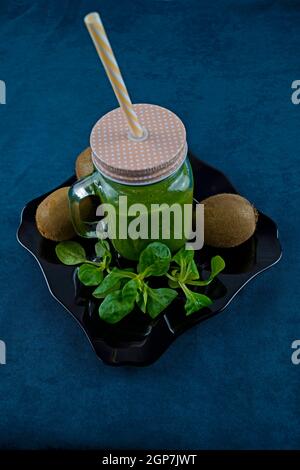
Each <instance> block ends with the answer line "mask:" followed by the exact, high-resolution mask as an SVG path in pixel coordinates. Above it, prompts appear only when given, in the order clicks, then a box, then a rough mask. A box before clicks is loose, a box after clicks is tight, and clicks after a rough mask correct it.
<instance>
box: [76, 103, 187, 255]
mask: <svg viewBox="0 0 300 470" xmlns="http://www.w3.org/2000/svg"><path fill="white" fill-rule="evenodd" d="M134 109H135V111H136V113H137V115H138V118H139V121H140V122H141V123H142V125H143V128H144V136H143V137H142V138H140V139H134V138H132V137H131V136H130V135H129V134H128V131H127V125H126V119H125V118H124V115H123V113H122V110H121V109H120V108H118V109H116V110H113V111H111V112H110V113H108V114H106V115H105V116H104V117H103V118H101V119H100V120H99V121H98V122H97V123H96V125H95V126H94V128H93V130H92V133H91V139H90V145H91V151H92V158H93V163H94V166H95V171H94V173H93V174H92V175H91V176H88V177H87V178H85V179H83V180H80V181H78V182H77V183H75V184H74V185H73V186H72V187H71V188H70V192H69V200H70V209H71V215H72V221H73V225H74V227H75V230H76V231H77V233H78V234H79V235H80V236H83V237H88V238H91V237H92V238H97V237H98V238H106V236H109V238H111V242H112V244H113V246H114V248H115V249H116V250H117V252H118V253H119V254H120V255H121V256H123V257H124V258H127V259H131V260H137V259H138V257H139V254H140V253H141V251H142V250H143V249H144V248H145V247H146V246H147V244H149V243H150V242H152V241H161V242H163V243H165V244H166V245H167V246H168V247H169V248H170V250H171V251H172V252H175V251H177V250H178V249H179V248H181V247H182V246H183V245H184V244H185V241H186V233H185V230H184V225H185V224H186V223H189V222H191V208H192V202H193V174H192V169H191V166H190V163H189V160H188V157H187V143H186V132H185V128H184V125H183V123H182V122H181V120H180V119H179V118H178V117H177V116H176V115H175V114H174V113H172V112H171V111H169V110H167V109H165V108H162V107H160V106H156V105H149V104H137V105H134ZM91 195H93V196H97V197H98V198H99V204H101V206H102V212H101V214H100V215H102V216H104V215H105V213H106V214H107V211H110V209H111V213H110V216H107V215H106V217H105V221H106V223H104V219H102V220H101V221H100V223H99V222H98V223H97V222H93V223H91V222H86V221H83V220H82V219H81V216H80V201H81V200H82V199H84V198H85V197H87V196H91ZM101 206H100V207H101ZM187 207H189V208H190V212H189V214H188V215H187V216H186V215H185V209H186V208H187ZM130 228H134V229H135V230H130Z"/></svg>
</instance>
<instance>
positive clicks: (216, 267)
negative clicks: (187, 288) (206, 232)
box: [186, 256, 225, 286]
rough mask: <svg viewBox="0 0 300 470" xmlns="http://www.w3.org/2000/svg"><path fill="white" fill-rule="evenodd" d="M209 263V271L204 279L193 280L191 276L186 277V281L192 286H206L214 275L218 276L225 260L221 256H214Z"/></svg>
mask: <svg viewBox="0 0 300 470" xmlns="http://www.w3.org/2000/svg"><path fill="white" fill-rule="evenodd" d="M210 265H211V273H210V276H209V277H208V278H207V279H206V280H205V281H197V280H195V281H194V280H193V279H192V278H190V277H188V278H187V280H186V283H187V284H191V285H194V286H207V285H208V284H210V283H211V282H212V281H213V280H214V278H215V277H216V276H218V274H220V272H221V271H223V269H224V268H225V261H224V260H223V258H221V256H214V257H213V258H212V259H211V262H210Z"/></svg>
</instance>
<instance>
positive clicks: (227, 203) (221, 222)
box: [201, 193, 258, 248]
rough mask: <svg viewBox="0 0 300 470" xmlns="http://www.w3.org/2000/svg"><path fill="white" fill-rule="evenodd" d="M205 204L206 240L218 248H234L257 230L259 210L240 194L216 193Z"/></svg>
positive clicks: (208, 243) (203, 202) (206, 242)
mask: <svg viewBox="0 0 300 470" xmlns="http://www.w3.org/2000/svg"><path fill="white" fill-rule="evenodd" d="M201 203H202V204H204V241H205V244H206V245H209V246H213V247H216V248H232V247H235V246H238V245H241V244H242V243H244V242H245V241H247V240H248V239H249V238H250V237H251V236H252V235H253V234H254V232H255V229H256V223H257V218H258V212H257V210H256V209H255V207H253V206H252V204H251V203H250V202H249V201H248V200H247V199H245V198H244V197H242V196H239V195H238V194H225V193H224V194H216V195H215V196H210V197H208V198H207V199H204V200H203V201H201Z"/></svg>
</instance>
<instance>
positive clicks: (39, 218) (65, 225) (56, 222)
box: [35, 187, 75, 242]
mask: <svg viewBox="0 0 300 470" xmlns="http://www.w3.org/2000/svg"><path fill="white" fill-rule="evenodd" d="M68 192H69V187H65V188H60V189H57V190H56V191H54V192H53V193H51V194H49V196H47V197H46V198H45V199H44V200H43V201H42V202H41V203H40V204H39V206H38V208H37V211H36V214H35V220H36V225H37V228H38V231H39V232H40V234H41V235H42V236H43V237H44V238H47V239H48V240H53V241H56V242H60V241H63V240H69V239H70V238H73V237H74V236H75V230H74V228H73V224H72V221H71V217H70V210H69V200H68Z"/></svg>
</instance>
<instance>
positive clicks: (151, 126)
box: [90, 104, 187, 184]
mask: <svg viewBox="0 0 300 470" xmlns="http://www.w3.org/2000/svg"><path fill="white" fill-rule="evenodd" d="M134 110H135V112H136V113H137V116H138V119H139V122H140V123H141V125H142V127H143V129H144V131H145V132H144V136H143V137H142V138H141V139H139V140H135V139H134V138H133V137H131V136H130V134H129V131H128V125H127V122H126V118H125V116H124V114H123V111H122V110H121V108H117V109H114V110H113V111H110V112H109V113H107V114H105V115H104V116H103V117H102V118H101V119H99V121H98V122H97V123H96V124H95V126H94V127H93V130H92V133H91V139H90V144H91V148H92V156H93V162H94V165H95V167H96V168H97V170H99V171H100V173H102V174H103V175H104V176H107V177H108V178H110V179H113V180H115V181H119V182H120V183H124V184H149V183H154V182H156V181H160V180H162V179H164V178H166V177H168V176H169V175H171V174H172V173H174V172H175V171H176V170H177V169H178V168H179V167H180V166H181V164H182V163H183V161H184V159H185V157H186V153H187V144H186V132H185V127H184V125H183V123H182V121H181V120H180V119H179V118H178V117H177V116H176V115H175V114H174V113H172V112H171V111H169V110H168V109H165V108H162V107H161V106H156V105H153V104H135V105H134Z"/></svg>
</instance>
